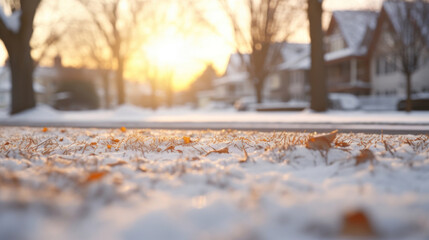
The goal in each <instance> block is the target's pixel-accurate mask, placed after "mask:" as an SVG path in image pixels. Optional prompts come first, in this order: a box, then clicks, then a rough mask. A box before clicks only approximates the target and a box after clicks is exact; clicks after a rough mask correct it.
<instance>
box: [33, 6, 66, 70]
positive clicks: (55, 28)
mask: <svg viewBox="0 0 429 240" xmlns="http://www.w3.org/2000/svg"><path fill="white" fill-rule="evenodd" d="M63 5H64V4H62V3H61V2H59V1H56V0H43V1H42V2H41V4H40V6H39V10H38V14H37V15H36V16H35V19H34V34H33V38H32V39H31V42H30V45H31V48H32V51H31V55H32V56H33V59H34V62H35V67H37V66H38V65H40V64H41V62H44V61H45V60H48V59H49V60H51V59H53V58H54V56H55V55H56V54H57V53H55V49H56V48H57V45H58V43H59V42H60V41H61V40H62V38H63V37H64V36H65V34H66V32H67V31H68V30H69V26H70V24H71V19H70V18H69V17H68V15H67V16H66V15H65V14H63V10H62V9H61V8H62V6H63ZM46 15H49V18H46V17H45V16H46ZM53 54H55V55H53Z"/></svg>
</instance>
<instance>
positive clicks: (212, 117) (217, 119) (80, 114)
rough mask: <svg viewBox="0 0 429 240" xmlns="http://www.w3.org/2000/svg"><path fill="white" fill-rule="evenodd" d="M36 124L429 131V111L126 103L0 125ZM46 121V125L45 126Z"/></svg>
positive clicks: (1, 115)
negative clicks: (152, 107)
mask: <svg viewBox="0 0 429 240" xmlns="http://www.w3.org/2000/svg"><path fill="white" fill-rule="evenodd" d="M5 124H7V125H13V124H19V125H24V124H27V125H35V126H45V125H46V126H49V125H52V124H60V125H61V126H62V125H70V124H71V125H73V126H93V127H97V126H98V127H120V126H122V125H125V126H140V125H141V126H142V127H166V126H168V127H175V126H176V127H177V128H183V127H185V128H192V127H200V128H228V125H230V128H234V127H249V128H252V127H253V128H264V127H270V128H271V129H273V128H275V127H276V126H284V125H294V126H297V127H303V128H305V127H310V126H316V125H321V124H324V125H330V126H331V127H333V128H337V127H340V125H348V126H351V125H361V128H362V127H363V128H365V127H371V126H370V125H372V127H375V128H376V129H377V128H378V129H380V130H382V129H383V128H385V129H386V130H387V126H384V125H390V127H392V126H393V127H394V126H399V127H402V128H403V129H405V130H406V129H419V128H420V129H421V130H422V131H428V130H429V112H428V111H421V112H412V113H409V114H407V113H405V112H396V111H359V110H356V111H328V112H326V113H316V112H312V111H308V110H305V111H301V112H252V111H250V112H237V111H234V110H233V109H224V110H215V111H214V110H191V109H187V108H182V109H180V108H173V109H160V110H158V111H152V110H148V109H143V108H139V107H136V106H131V105H124V106H121V107H119V108H117V109H114V110H95V111H71V112H63V111H57V110H55V109H52V108H50V107H48V106H45V105H39V106H38V107H37V108H35V109H32V110H29V111H26V112H23V113H21V114H16V115H12V116H10V115H8V113H7V110H6V109H3V110H1V111H0V125H5ZM41 124H43V125H41Z"/></svg>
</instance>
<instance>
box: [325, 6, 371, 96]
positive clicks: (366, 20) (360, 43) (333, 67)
mask: <svg viewBox="0 0 429 240" xmlns="http://www.w3.org/2000/svg"><path fill="white" fill-rule="evenodd" d="M376 23H377V13H376V12H373V11H335V12H333V14H332V18H331V21H330V23H329V27H328V29H327V30H326V34H325V49H326V54H325V60H326V65H327V68H326V70H327V82H328V91H329V92H340V93H352V94H355V95H368V94H370V87H371V84H370V80H371V76H370V63H369V62H370V61H369V58H368V47H369V45H370V43H371V39H372V36H373V34H374V29H375V26H376Z"/></svg>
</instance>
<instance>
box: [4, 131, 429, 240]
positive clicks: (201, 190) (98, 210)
mask: <svg viewBox="0 0 429 240" xmlns="http://www.w3.org/2000/svg"><path fill="white" fill-rule="evenodd" d="M0 149H1V150H0V239H321V238H322V239H332V238H345V239H347V238H353V237H356V236H364V237H370V238H375V239H428V237H429V185H428V182H429V137H428V136H427V135H365V134H336V133H335V132H333V133H330V134H322V135H314V134H312V133H288V132H271V133H267V132H265V133H263V132H239V131H227V130H224V131H170V130H130V129H126V128H117V129H109V130H106V129H70V128H69V129H67V128H64V129H62V128H61V129H54V128H16V127H4V128H2V129H1V132H0Z"/></svg>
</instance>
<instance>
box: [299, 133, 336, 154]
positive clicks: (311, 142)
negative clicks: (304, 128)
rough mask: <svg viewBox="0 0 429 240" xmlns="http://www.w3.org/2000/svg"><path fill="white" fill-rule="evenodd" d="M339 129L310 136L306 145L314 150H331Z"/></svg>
mask: <svg viewBox="0 0 429 240" xmlns="http://www.w3.org/2000/svg"><path fill="white" fill-rule="evenodd" d="M337 133H338V130H335V131H332V132H330V133H328V134H322V135H318V136H314V137H310V138H309V139H308V141H307V144H306V147H307V148H309V149H314V150H329V148H331V145H332V142H333V141H334V140H335V138H336V137H337Z"/></svg>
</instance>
